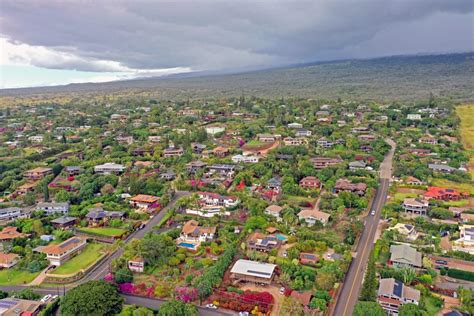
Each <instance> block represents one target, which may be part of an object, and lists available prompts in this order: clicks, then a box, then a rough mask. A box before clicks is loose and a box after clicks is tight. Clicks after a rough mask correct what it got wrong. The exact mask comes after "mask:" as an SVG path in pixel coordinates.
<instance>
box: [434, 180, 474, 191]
mask: <svg viewBox="0 0 474 316" xmlns="http://www.w3.org/2000/svg"><path fill="white" fill-rule="evenodd" d="M431 184H432V185H433V186H436V187H442V188H449V189H454V190H458V191H461V192H469V193H470V194H474V186H473V185H472V184H470V183H457V182H452V181H449V180H446V179H433V181H431Z"/></svg>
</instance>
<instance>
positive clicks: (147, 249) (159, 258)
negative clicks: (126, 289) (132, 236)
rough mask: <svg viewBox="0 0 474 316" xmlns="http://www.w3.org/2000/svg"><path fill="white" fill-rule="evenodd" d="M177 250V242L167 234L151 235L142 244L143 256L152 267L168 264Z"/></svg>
mask: <svg viewBox="0 0 474 316" xmlns="http://www.w3.org/2000/svg"><path fill="white" fill-rule="evenodd" d="M175 250H176V244H175V242H174V241H173V239H172V238H171V237H170V236H168V235H165V234H161V235H157V234H149V235H147V236H146V237H145V238H143V239H142V242H141V255H142V257H143V259H145V261H146V263H148V264H149V265H152V266H154V265H160V264H166V263H168V259H169V258H170V257H171V256H172V255H173V254H174V251H175Z"/></svg>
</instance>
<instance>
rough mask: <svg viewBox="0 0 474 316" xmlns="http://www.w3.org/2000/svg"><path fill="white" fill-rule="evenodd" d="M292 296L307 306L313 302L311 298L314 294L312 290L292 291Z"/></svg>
mask: <svg viewBox="0 0 474 316" xmlns="http://www.w3.org/2000/svg"><path fill="white" fill-rule="evenodd" d="M290 296H291V297H294V298H295V299H296V300H297V301H298V302H300V303H301V305H303V306H305V307H307V306H309V303H310V302H311V298H312V297H313V294H312V293H311V292H310V291H304V292H300V291H291V294H290Z"/></svg>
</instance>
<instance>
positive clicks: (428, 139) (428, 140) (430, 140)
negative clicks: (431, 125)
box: [418, 136, 438, 145]
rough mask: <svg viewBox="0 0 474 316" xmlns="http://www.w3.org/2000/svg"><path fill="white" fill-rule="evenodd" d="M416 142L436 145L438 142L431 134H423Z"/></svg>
mask: <svg viewBox="0 0 474 316" xmlns="http://www.w3.org/2000/svg"><path fill="white" fill-rule="evenodd" d="M418 142H419V143H420V144H428V145H436V144H438V139H437V138H435V137H433V136H423V137H421V138H420V139H419V140H418Z"/></svg>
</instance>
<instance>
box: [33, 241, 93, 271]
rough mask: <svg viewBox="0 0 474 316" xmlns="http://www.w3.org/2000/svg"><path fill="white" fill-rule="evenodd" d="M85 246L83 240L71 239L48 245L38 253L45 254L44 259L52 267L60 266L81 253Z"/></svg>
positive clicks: (85, 243) (85, 242)
mask: <svg viewBox="0 0 474 316" xmlns="http://www.w3.org/2000/svg"><path fill="white" fill-rule="evenodd" d="M86 245H87V241H86V240H85V239H82V238H79V237H71V238H69V239H68V240H65V241H63V242H62V243H60V244H56V245H49V246H46V247H43V248H41V249H40V250H39V251H40V252H42V253H44V254H46V259H47V260H48V261H49V263H50V264H51V265H53V266H60V265H61V264H63V263H64V262H66V261H67V260H69V259H70V258H71V257H73V256H74V255H76V254H77V253H79V252H81V251H82V249H84V248H85V247H86Z"/></svg>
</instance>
